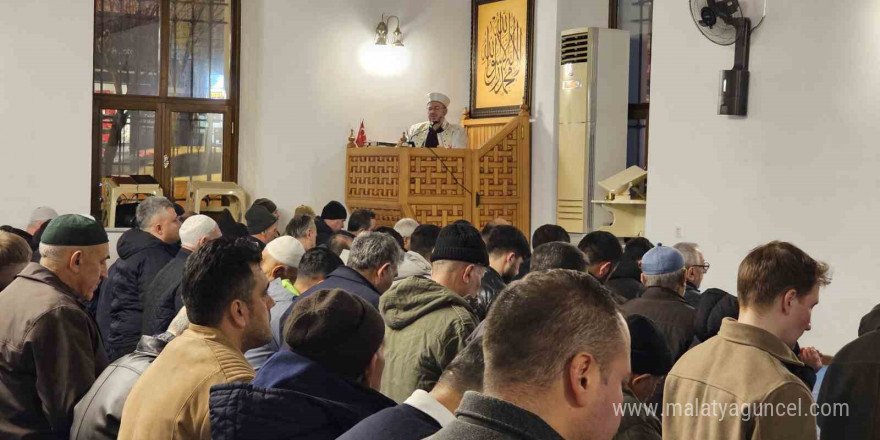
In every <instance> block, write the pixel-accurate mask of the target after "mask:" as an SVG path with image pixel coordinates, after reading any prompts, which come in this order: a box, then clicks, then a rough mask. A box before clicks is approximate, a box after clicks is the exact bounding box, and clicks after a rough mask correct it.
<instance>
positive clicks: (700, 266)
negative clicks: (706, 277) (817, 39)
mask: <svg viewBox="0 0 880 440" xmlns="http://www.w3.org/2000/svg"><path fill="white" fill-rule="evenodd" d="M690 267H699V268H700V269H703V273H706V272H708V271H709V267H710V265H709V263H708V262H707V263H703V264H694V265H693V266H690Z"/></svg>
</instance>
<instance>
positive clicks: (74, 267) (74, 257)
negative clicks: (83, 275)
mask: <svg viewBox="0 0 880 440" xmlns="http://www.w3.org/2000/svg"><path fill="white" fill-rule="evenodd" d="M83 256H84V255H83V251H81V250H79V251H76V252H74V253H72V254H70V260H68V261H67V266H68V268H69V269H70V270H71V272H73V273H79V269H80V265H81V264H82V263H83V261H82V259H83Z"/></svg>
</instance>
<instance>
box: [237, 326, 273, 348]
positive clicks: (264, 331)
mask: <svg viewBox="0 0 880 440" xmlns="http://www.w3.org/2000/svg"><path fill="white" fill-rule="evenodd" d="M271 341H272V329H271V327H270V326H269V324H268V323H264V322H257V321H251V322H250V325H248V329H247V330H246V331H245V333H244V336H243V338H242V348H243V349H244V351H248V350H250V349H253V348H258V347H262V346H264V345H266V344H268V343H269V342H271Z"/></svg>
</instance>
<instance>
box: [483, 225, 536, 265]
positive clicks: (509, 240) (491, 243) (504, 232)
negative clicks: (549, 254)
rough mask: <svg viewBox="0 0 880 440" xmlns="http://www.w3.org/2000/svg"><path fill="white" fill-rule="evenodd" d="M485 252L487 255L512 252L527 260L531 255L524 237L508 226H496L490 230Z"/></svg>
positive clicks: (518, 231)
mask: <svg viewBox="0 0 880 440" xmlns="http://www.w3.org/2000/svg"><path fill="white" fill-rule="evenodd" d="M486 251H488V252H489V255H492V254H498V253H507V252H513V253H514V254H516V256H517V257H521V258H529V257H530V256H531V255H532V251H531V249H529V242H528V241H527V240H526V236H525V235H523V233H522V232H521V231H520V230H519V229H517V228H516V226H510V225H498V226H495V227H494V228H492V230H491V231H490V232H489V236H488V237H487V238H486Z"/></svg>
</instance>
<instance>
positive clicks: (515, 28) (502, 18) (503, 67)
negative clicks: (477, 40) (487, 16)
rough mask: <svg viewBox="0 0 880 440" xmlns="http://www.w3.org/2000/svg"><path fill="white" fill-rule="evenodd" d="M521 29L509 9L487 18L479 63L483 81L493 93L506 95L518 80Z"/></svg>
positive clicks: (522, 43)
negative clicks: (489, 18)
mask: <svg viewBox="0 0 880 440" xmlns="http://www.w3.org/2000/svg"><path fill="white" fill-rule="evenodd" d="M524 35H525V31H524V30H523V28H522V26H521V25H520V23H519V20H517V19H516V17H515V16H514V15H513V14H512V13H511V12H510V11H501V12H499V13H498V14H497V15H495V16H494V17H492V19H491V20H490V21H489V24H488V25H487V26H486V35H485V39H484V40H483V47H482V55H481V56H480V63H481V64H482V65H483V67H484V73H483V84H484V85H485V86H486V87H487V88H488V89H489V91H490V92H492V93H494V94H496V95H507V94H509V93H510V89H511V86H512V85H513V84H514V83H515V82H516V81H517V79H519V77H520V70H521V69H522V60H523V59H524V58H525V42H524V40H525V38H524Z"/></svg>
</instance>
